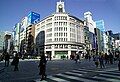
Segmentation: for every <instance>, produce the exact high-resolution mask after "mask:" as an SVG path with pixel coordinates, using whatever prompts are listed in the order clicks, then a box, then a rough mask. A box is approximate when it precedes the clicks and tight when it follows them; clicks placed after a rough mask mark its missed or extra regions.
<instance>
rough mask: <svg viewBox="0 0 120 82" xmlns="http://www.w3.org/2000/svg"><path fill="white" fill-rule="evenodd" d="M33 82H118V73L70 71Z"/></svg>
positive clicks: (84, 70)
mask: <svg viewBox="0 0 120 82" xmlns="http://www.w3.org/2000/svg"><path fill="white" fill-rule="evenodd" d="M35 82H120V71H117V70H114V71H94V70H86V69H78V70H72V71H69V72H65V73H59V74H55V75H53V76H48V77H47V79H46V80H44V81H40V79H37V80H35Z"/></svg>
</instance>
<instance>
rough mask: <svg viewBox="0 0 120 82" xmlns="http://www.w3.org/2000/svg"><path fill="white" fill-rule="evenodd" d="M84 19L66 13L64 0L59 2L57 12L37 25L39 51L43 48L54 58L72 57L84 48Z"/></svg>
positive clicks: (36, 34)
mask: <svg viewBox="0 0 120 82" xmlns="http://www.w3.org/2000/svg"><path fill="white" fill-rule="evenodd" d="M83 23H84V22H83V21H82V20H80V19H78V18H76V17H74V16H72V15H70V14H68V13H66V12H65V8H64V2H61V1H60V2H57V6H56V13H54V14H52V15H50V16H48V17H46V18H44V19H43V20H41V21H40V22H39V23H38V24H36V26H35V42H36V48H37V52H38V53H40V52H42V50H43V51H44V52H45V53H46V54H47V55H51V56H52V58H53V57H55V58H60V57H61V56H63V55H64V56H68V57H70V55H71V54H73V55H74V54H76V52H78V51H82V50H83V46H84V44H83V43H84V35H83V28H84V27H83Z"/></svg>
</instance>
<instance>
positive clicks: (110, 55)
mask: <svg viewBox="0 0 120 82" xmlns="http://www.w3.org/2000/svg"><path fill="white" fill-rule="evenodd" d="M109 61H110V64H113V54H112V52H109Z"/></svg>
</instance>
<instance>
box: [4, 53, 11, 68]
mask: <svg viewBox="0 0 120 82" xmlns="http://www.w3.org/2000/svg"><path fill="white" fill-rule="evenodd" d="M9 59H10V55H9V54H8V52H6V53H5V67H6V66H7V67H8V66H9Z"/></svg>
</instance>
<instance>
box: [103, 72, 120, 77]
mask: <svg viewBox="0 0 120 82" xmlns="http://www.w3.org/2000/svg"><path fill="white" fill-rule="evenodd" d="M101 73H102V74H109V75H115V76H120V73H116V72H108V71H106V72H101Z"/></svg>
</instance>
